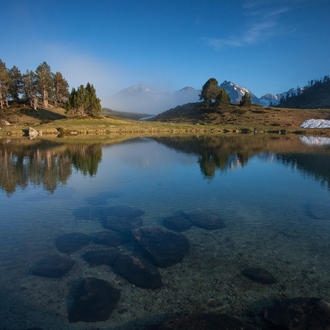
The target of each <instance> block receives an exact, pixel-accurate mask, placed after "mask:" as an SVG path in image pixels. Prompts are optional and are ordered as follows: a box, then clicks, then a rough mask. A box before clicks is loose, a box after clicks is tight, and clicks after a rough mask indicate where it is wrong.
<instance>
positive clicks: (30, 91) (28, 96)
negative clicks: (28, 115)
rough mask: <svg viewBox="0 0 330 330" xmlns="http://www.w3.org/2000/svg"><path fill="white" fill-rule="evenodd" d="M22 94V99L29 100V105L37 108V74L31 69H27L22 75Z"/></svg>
mask: <svg viewBox="0 0 330 330" xmlns="http://www.w3.org/2000/svg"><path fill="white" fill-rule="evenodd" d="M23 94H24V99H25V100H26V101H27V102H29V104H30V106H31V107H32V108H33V109H34V110H37V108H38V96H37V75H36V74H35V73H34V72H33V71H29V70H27V71H26V74H25V75H23Z"/></svg>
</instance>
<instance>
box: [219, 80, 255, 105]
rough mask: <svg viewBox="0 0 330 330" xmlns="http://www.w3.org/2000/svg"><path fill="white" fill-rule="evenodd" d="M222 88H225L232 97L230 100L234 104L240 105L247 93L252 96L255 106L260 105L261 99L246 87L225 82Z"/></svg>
mask: <svg viewBox="0 0 330 330" xmlns="http://www.w3.org/2000/svg"><path fill="white" fill-rule="evenodd" d="M220 88H223V89H225V90H226V92H227V93H228V95H229V96H230V99H231V101H232V102H233V103H238V102H240V101H241V99H242V97H243V95H244V94H245V93H249V94H250V96H251V101H252V103H254V104H259V103H258V101H259V99H258V98H257V97H256V96H255V95H254V94H253V93H252V92H251V91H250V90H249V89H247V88H246V87H243V86H240V85H238V84H235V83H233V82H231V81H227V80H225V81H224V82H223V83H222V84H221V85H220Z"/></svg>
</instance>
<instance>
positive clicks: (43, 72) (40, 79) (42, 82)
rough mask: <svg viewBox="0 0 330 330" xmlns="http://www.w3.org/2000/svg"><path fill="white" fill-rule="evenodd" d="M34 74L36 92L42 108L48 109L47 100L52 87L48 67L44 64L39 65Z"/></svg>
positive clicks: (51, 78)
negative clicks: (40, 99) (35, 75)
mask: <svg viewBox="0 0 330 330" xmlns="http://www.w3.org/2000/svg"><path fill="white" fill-rule="evenodd" d="M36 74H37V86H38V92H39V94H40V96H41V98H42V102H43V105H44V107H48V98H49V97H50V96H52V92H53V86H54V81H53V77H52V73H51V71H50V66H49V65H48V64H47V63H46V62H43V63H41V64H40V65H39V66H38V67H37V69H36Z"/></svg>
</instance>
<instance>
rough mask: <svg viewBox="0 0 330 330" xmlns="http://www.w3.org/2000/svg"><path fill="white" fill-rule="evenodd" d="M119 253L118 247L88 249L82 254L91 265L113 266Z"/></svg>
mask: <svg viewBox="0 0 330 330" xmlns="http://www.w3.org/2000/svg"><path fill="white" fill-rule="evenodd" d="M118 255H119V251H118V250H116V249H107V250H94V251H88V252H86V253H84V254H83V255H82V258H83V259H84V260H85V261H86V262H88V263H89V264H90V265H91V266H97V265H109V266H112V264H113V263H114V261H115V260H116V258H117V257H118Z"/></svg>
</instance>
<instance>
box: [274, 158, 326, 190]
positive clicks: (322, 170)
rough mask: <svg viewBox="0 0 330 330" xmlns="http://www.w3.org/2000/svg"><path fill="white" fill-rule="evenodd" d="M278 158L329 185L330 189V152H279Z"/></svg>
mask: <svg viewBox="0 0 330 330" xmlns="http://www.w3.org/2000/svg"><path fill="white" fill-rule="evenodd" d="M276 158H277V159H278V160H280V161H281V162H283V163H284V164H285V165H287V166H291V167H292V168H294V169H298V170H299V171H301V172H303V173H304V174H306V175H309V176H312V177H314V178H315V180H317V181H320V182H321V183H322V184H325V185H327V186H328V189H329V190H330V154H329V153H328V154H325V153H321V154H315V153H312V154H308V153H292V154H278V155H277V156H276Z"/></svg>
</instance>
